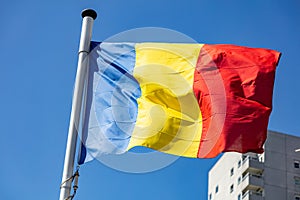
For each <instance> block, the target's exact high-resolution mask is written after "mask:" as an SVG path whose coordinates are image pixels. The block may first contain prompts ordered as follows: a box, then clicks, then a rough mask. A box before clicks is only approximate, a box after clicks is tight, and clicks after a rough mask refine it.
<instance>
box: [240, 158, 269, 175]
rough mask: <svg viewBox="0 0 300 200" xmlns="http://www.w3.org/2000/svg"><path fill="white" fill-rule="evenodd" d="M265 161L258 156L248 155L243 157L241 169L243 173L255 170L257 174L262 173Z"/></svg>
mask: <svg viewBox="0 0 300 200" xmlns="http://www.w3.org/2000/svg"><path fill="white" fill-rule="evenodd" d="M263 168H264V163H263V162H260V161H259V159H258V158H257V157H251V156H246V157H244V158H243V162H242V166H241V171H242V172H243V173H247V172H253V173H256V174H262V172H263Z"/></svg>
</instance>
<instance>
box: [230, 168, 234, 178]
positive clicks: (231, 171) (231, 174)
mask: <svg viewBox="0 0 300 200" xmlns="http://www.w3.org/2000/svg"><path fill="white" fill-rule="evenodd" d="M233 172H234V169H233V168H231V170H230V176H233Z"/></svg>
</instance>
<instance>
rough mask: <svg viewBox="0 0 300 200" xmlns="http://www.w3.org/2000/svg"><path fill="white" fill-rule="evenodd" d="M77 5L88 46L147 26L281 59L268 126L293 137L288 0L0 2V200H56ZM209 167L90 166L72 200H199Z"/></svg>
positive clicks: (297, 68)
mask: <svg viewBox="0 0 300 200" xmlns="http://www.w3.org/2000/svg"><path fill="white" fill-rule="evenodd" d="M87 7H90V8H93V9H95V10H96V11H98V15H99V17H98V18H97V20H96V21H95V24H94V31H93V40H96V41H102V40H105V39H106V38H108V37H110V36H112V35H114V34H117V33H119V32H122V31H125V30H128V29H132V28H138V27H149V26H151V27H164V28H169V29H173V30H176V31H179V32H181V33H184V34H186V35H188V36H190V37H191V38H193V39H194V40H196V41H198V42H199V43H209V44H217V43H225V44H237V45H245V46H250V47H264V48H270V49H275V50H278V51H280V52H282V57H281V60H280V63H279V67H278V70H277V75H276V81H275V90H274V102H273V106H274V108H273V112H272V114H271V118H270V123H269V129H271V130H275V131H280V132H284V133H288V134H292V135H298V136H300V126H299V125H298V124H299V120H298V117H297V116H298V113H300V106H299V97H300V95H299V92H300V89H299V86H300V84H299V74H300V59H299V52H300V37H299V35H300V26H299V24H300V13H299V9H300V2H299V1H298V0H289V1H286V0H264V1H261V0H251V1H250V0H249V1H240V0H236V1H233V0H229V1H210V0H187V1H179V0H152V1H142V0H126V1H124V0H102V1H91V0H86V1H78V0H73V1H71V0H67V1H38V0H27V1H21V0H12V1H6V2H2V4H1V13H0V22H1V31H0V45H1V46H0V50H1V52H0V58H1V66H0V91H1V98H0V110H1V115H0V123H1V131H0V132H1V140H0V150H1V164H0V177H1V178H0V199H5V200H6V199H8V200H10V199H28V200H35V199H46V200H47V199H49V200H50V199H58V196H59V185H60V182H61V174H62V169H63V159H64V153H65V144H66V138H67V131H68V124H69V116H70V110H71V100H72V91H73V84H74V79H75V73H76V67H77V66H76V63H77V50H78V44H79V35H80V29H81V16H80V12H81V10H83V9H84V8H87ZM299 147H300V144H299ZM215 162H216V159H187V158H180V159H178V160H177V161H176V162H175V163H173V164H172V165H170V166H168V167H166V168H164V169H162V170H159V171H156V172H152V173H146V174H129V173H124V172H119V171H116V170H113V169H110V168H108V167H106V166H104V165H103V164H101V163H100V162H97V161H95V162H90V163H87V164H85V165H83V166H82V167H81V171H80V173H81V176H80V180H79V182H80V185H79V190H78V194H77V196H76V198H75V199H109V200H115V199H146V200H147V199H149V200H150V199H172V200H181V199H190V200H194V199H195V200H196V199H197V200H199V199H206V198H207V173H208V170H209V169H210V168H211V166H212V165H213V164H214V163H215Z"/></svg>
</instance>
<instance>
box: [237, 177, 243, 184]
mask: <svg viewBox="0 0 300 200" xmlns="http://www.w3.org/2000/svg"><path fill="white" fill-rule="evenodd" d="M241 179H242V178H241V177H239V178H238V185H239V184H240V183H241Z"/></svg>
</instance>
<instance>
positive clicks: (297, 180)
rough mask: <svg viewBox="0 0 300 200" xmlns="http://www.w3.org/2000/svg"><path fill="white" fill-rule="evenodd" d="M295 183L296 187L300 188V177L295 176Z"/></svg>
mask: <svg viewBox="0 0 300 200" xmlns="http://www.w3.org/2000/svg"><path fill="white" fill-rule="evenodd" d="M294 181H295V185H299V186H300V177H298V176H294Z"/></svg>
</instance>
